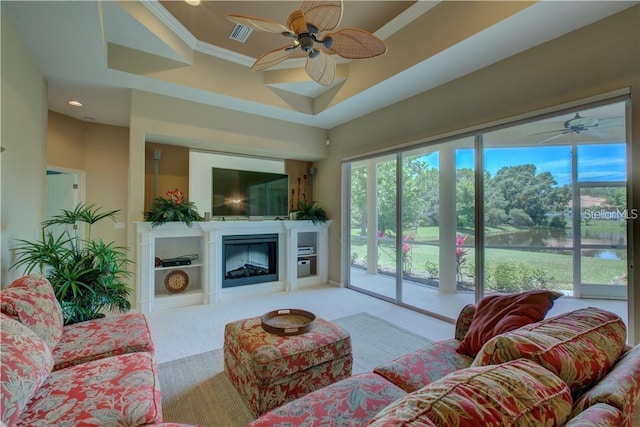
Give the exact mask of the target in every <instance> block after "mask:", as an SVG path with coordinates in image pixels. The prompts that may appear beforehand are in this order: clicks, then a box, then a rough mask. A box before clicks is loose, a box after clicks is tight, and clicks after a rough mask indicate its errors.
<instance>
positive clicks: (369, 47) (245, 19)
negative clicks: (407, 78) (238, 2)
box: [227, 0, 387, 86]
mask: <svg viewBox="0 0 640 427" xmlns="http://www.w3.org/2000/svg"><path fill="white" fill-rule="evenodd" d="M227 19H228V20H229V21H231V22H233V23H235V24H240V25H243V26H245V27H248V28H251V29H254V30H258V31H264V32H267V33H281V34H282V35H284V36H286V37H290V38H292V39H293V40H292V42H291V44H289V45H287V46H283V47H281V48H278V49H274V50H272V51H269V52H266V53H265V54H263V55H262V56H260V57H259V58H258V59H257V60H256V61H255V62H254V63H253V65H252V66H251V69H252V70H253V71H262V70H265V69H267V68H269V67H272V66H274V65H276V64H278V63H280V62H282V61H284V60H285V59H287V58H288V57H289V56H290V55H291V54H293V53H294V52H295V51H296V49H298V48H300V49H301V50H302V51H303V52H305V53H306V54H307V63H306V65H305V71H306V72H307V74H308V75H309V77H311V78H312V79H313V80H315V81H316V82H318V83H319V84H321V85H323V86H329V85H331V84H332V83H333V80H334V79H335V77H336V62H335V59H334V57H333V56H332V55H331V54H332V53H335V54H337V55H339V56H341V57H343V58H348V59H364V58H373V57H375V56H379V55H382V54H383V53H385V52H386V51H387V46H386V45H385V44H384V42H383V41H382V40H380V39H379V38H377V37H376V36H374V35H373V34H371V33H370V32H368V31H365V30H361V29H358V28H343V29H342V30H339V31H336V32H334V33H325V32H326V31H331V30H334V29H335V28H336V27H338V25H339V24H340V21H341V20H342V0H339V1H307V0H305V1H303V2H302V6H301V8H300V9H299V10H296V11H294V12H292V13H291V14H290V15H289V17H288V18H287V25H286V26H284V25H281V24H279V23H277V22H274V21H271V20H268V19H264V18H256V17H252V16H245V15H235V14H229V15H227Z"/></svg>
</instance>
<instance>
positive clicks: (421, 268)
mask: <svg viewBox="0 0 640 427" xmlns="http://www.w3.org/2000/svg"><path fill="white" fill-rule="evenodd" d="M609 227H620V225H619V224H618V223H616V224H612V222H611V221H607V222H604V223H603V224H595V225H590V226H588V228H589V229H595V228H598V229H602V230H606V229H607V228H609ZM513 231H515V229H513V228H509V229H493V230H490V232H492V233H500V232H501V233H505V232H513ZM352 233H353V234H352V241H351V260H352V262H353V261H354V255H355V262H356V263H359V264H363V263H364V260H365V259H366V237H362V236H359V230H352ZM438 234H439V229H438V227H420V228H419V229H418V230H417V233H416V237H415V238H414V239H413V240H412V241H410V242H409V243H410V245H411V250H410V252H409V254H410V258H411V263H410V266H411V267H410V268H411V272H413V273H421V272H422V275H425V276H428V274H427V273H426V271H427V267H426V264H427V263H430V264H431V265H435V266H437V265H438V263H439V258H440V254H439V247H438V245H437V241H438ZM379 248H380V249H379V254H378V256H379V262H378V266H379V267H380V268H382V269H385V270H387V271H395V245H394V242H393V238H392V237H389V238H388V239H385V240H384V241H381V242H380V247H379ZM465 259H466V264H465V265H466V266H467V267H468V268H467V269H466V270H465V272H466V275H467V277H466V278H465V280H469V281H472V275H473V265H474V264H475V254H474V250H473V248H468V250H467V254H466V256H465ZM485 262H486V269H485V272H486V273H485V277H486V276H487V273H489V274H490V273H491V272H492V271H494V269H495V267H496V266H497V265H499V264H504V263H511V264H517V265H518V266H524V267H528V268H530V269H538V270H542V271H543V272H544V273H545V274H546V275H547V276H548V278H549V279H550V282H551V283H552V284H553V285H554V287H555V288H556V289H564V290H570V289H572V287H573V285H572V283H573V257H572V255H567V254H560V253H552V252H536V251H524V250H514V249H487V250H486V251H485ZM626 269H627V263H626V260H612V259H601V258H593V257H582V276H583V280H582V281H583V282H584V283H596V284H611V283H620V282H621V281H622V283H626V280H625V278H626V271H627V270H626Z"/></svg>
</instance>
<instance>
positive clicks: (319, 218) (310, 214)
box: [294, 200, 329, 224]
mask: <svg viewBox="0 0 640 427" xmlns="http://www.w3.org/2000/svg"><path fill="white" fill-rule="evenodd" d="M294 212H295V213H296V219H298V220H309V221H312V222H313V223H314V224H317V223H319V222H323V223H324V222H327V221H328V220H329V218H328V217H327V213H326V212H325V211H324V209H322V208H321V207H320V206H318V202H315V201H310V202H307V201H306V200H300V201H298V209H296V210H295V211H294Z"/></svg>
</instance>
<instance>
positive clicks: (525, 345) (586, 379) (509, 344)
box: [471, 307, 627, 398]
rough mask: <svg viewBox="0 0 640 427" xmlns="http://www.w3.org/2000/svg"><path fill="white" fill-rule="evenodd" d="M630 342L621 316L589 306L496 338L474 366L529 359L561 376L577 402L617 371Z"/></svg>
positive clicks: (486, 345) (481, 353) (477, 358)
mask: <svg viewBox="0 0 640 427" xmlns="http://www.w3.org/2000/svg"><path fill="white" fill-rule="evenodd" d="M626 341H627V329H626V326H625V324H624V322H623V321H622V319H620V317H618V316H617V315H616V314H614V313H611V312H608V311H606V310H602V309H599V308H596V307H587V308H581V309H578V310H574V311H571V312H568V313H563V314H560V315H558V316H555V317H551V318H549V319H545V320H543V321H541V322H537V323H533V324H531V325H526V326H523V327H521V328H518V329H517V330H515V331H510V332H506V333H504V334H501V335H499V336H497V337H494V338H492V339H491V340H489V342H487V344H485V345H484V347H482V350H481V351H480V352H479V353H478V355H477V356H476V358H475V360H474V361H473V364H472V365H471V366H486V365H494V364H496V363H504V362H506V361H509V360H516V359H519V358H525V359H529V360H532V361H534V362H536V363H537V364H538V365H540V366H543V367H545V368H546V369H548V370H549V371H551V372H553V373H554V374H555V375H557V376H558V377H560V378H561V379H562V380H563V381H564V382H565V383H566V384H567V385H568V386H569V388H570V389H571V391H572V393H573V396H574V398H577V397H579V396H580V395H581V394H582V393H583V392H584V391H585V390H586V389H589V388H590V387H592V386H593V384H594V383H596V382H598V381H599V380H600V379H601V378H602V377H603V376H604V375H606V374H607V373H608V372H609V371H610V370H611V367H612V366H613V365H614V364H615V363H616V361H617V360H618V359H619V358H620V355H621V354H622V351H623V350H624V348H625V344H626Z"/></svg>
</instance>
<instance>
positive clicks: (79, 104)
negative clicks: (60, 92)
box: [67, 99, 82, 107]
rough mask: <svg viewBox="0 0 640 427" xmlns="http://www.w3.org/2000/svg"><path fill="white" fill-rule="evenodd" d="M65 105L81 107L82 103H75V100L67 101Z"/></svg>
mask: <svg viewBox="0 0 640 427" xmlns="http://www.w3.org/2000/svg"><path fill="white" fill-rule="evenodd" d="M67 104H69V105H71V106H72V107H82V102H80V101H76V100H75V99H72V100H70V101H67Z"/></svg>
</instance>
